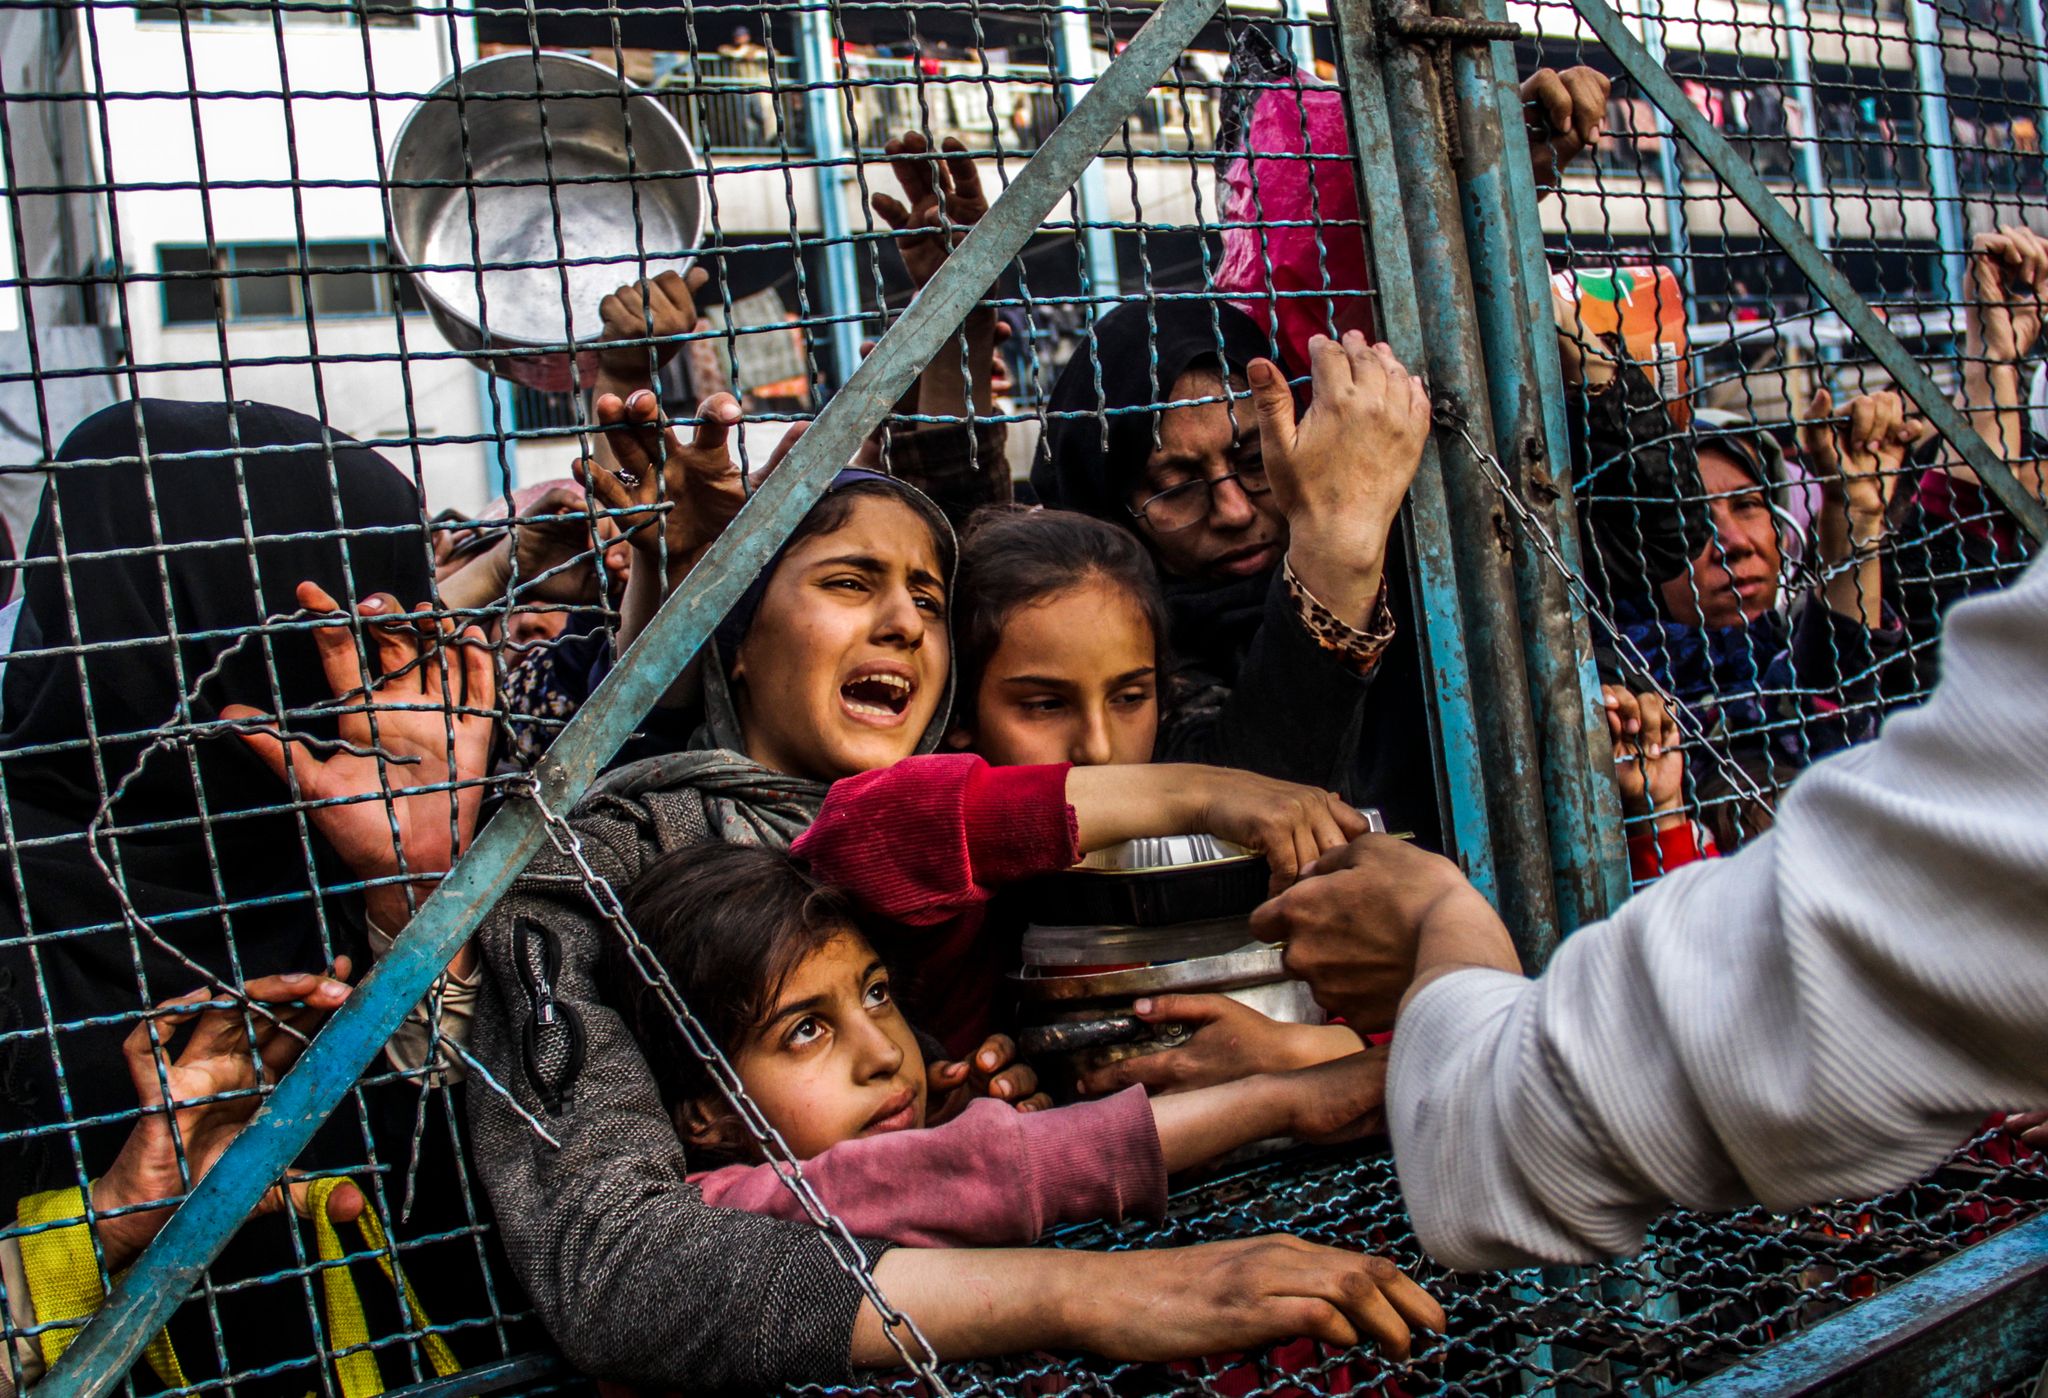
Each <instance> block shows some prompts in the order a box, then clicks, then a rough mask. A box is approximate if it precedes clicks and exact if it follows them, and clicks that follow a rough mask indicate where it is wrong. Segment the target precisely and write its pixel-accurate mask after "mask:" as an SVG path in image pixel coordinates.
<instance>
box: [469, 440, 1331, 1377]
mask: <svg viewBox="0 0 2048 1398" xmlns="http://www.w3.org/2000/svg"><path fill="white" fill-rule="evenodd" d="M614 406H615V407H616V406H620V405H614ZM615 445H617V443H615ZM723 450H724V448H723V444H722V441H721V442H720V443H718V444H717V445H716V450H715V451H712V450H710V449H709V448H708V447H707V448H706V449H705V450H704V451H702V452H699V451H698V449H697V448H685V447H683V445H682V444H681V443H680V442H679V441H677V442H672V443H671V444H670V451H669V457H670V459H669V462H668V469H670V470H673V471H677V472H681V471H683V470H685V469H700V470H706V471H715V469H716V468H717V466H718V465H719V464H721V463H723V460H724V458H723ZM693 455H703V456H704V457H705V458H706V459H705V461H703V462H701V463H698V464H697V465H696V466H693V467H686V466H685V465H683V464H681V463H682V461H687V460H689V459H691V458H692V456H693ZM647 456H648V457H653V456H654V453H653V452H649V453H647ZM714 458H715V459H714ZM679 459H680V460H679ZM584 469H585V470H586V472H589V471H590V470H591V468H590V466H589V465H588V464H586V466H585V468H584ZM655 469H660V468H657V467H654V466H652V465H651V464H649V462H648V461H647V460H646V459H644V458H643V459H642V461H641V462H640V463H638V468H637V469H636V470H635V471H634V472H633V474H634V476H635V479H636V482H639V483H643V484H644V481H642V480H641V477H642V474H643V473H644V472H647V471H650V470H655ZM592 479H595V475H594V473H593V474H592ZM682 494H683V492H681V491H680V490H678V491H672V492H671V495H670V498H681V497H682ZM953 563H954V542H953V535H952V531H951V529H950V527H949V526H948V525H947V523H946V521H945V518H944V516H943V515H942V514H941V513H940V511H939V510H938V509H937V507H936V506H934V505H933V504H932V503H931V502H930V501H929V500H928V499H926V498H925V497H924V496H923V495H921V494H920V493H919V492H917V491H916V490H914V489H912V488H911V487H909V486H907V485H905V484H903V483H902V482H900V481H897V480H895V479H893V478H890V477H887V476H880V475H877V474H875V473H873V472H869V471H862V470H847V471H843V472H841V473H840V475H839V476H838V477H837V478H836V479H835V480H834V482H833V483H832V485H831V487H830V488H829V490H828V491H827V493H826V494H825V496H824V497H823V498H822V499H821V500H820V501H819V502H818V504H817V505H815V506H814V507H813V508H812V510H811V512H810V513H809V514H808V515H807V516H806V517H805V518H804V520H803V521H802V522H801V523H800V524H799V525H798V526H797V528H796V529H795V530H794V531H793V532H792V534H791V535H790V538H789V540H788V541H787V542H786V543H785V544H784V545H783V547H782V549H781V550H780V551H779V552H778V553H777V555H776V556H775V558H774V559H773V560H771V562H770V563H769V565H768V567H767V568H766V569H764V570H763V572H762V574H761V575H760V577H759V578H757V579H756V580H755V582H754V583H753V585H752V586H751V587H750V589H749V590H748V592H747V593H746V594H745V596H744V597H743V598H742V599H741V601H740V602H739V603H738V604H737V605H736V606H735V607H734V609H733V611H732V613H731V614H730V615H729V616H727V617H726V618H725V620H724V622H723V623H722V624H721V625H720V626H719V628H718V630H717V633H716V636H715V638H714V639H713V640H712V641H711V642H710V643H708V644H707V646H706V647H705V654H704V656H703V658H702V663H701V666H700V668H701V671H702V683H703V701H704V708H705V718H704V722H703V725H702V727H701V729H700V730H699V731H698V733H697V736H696V738H695V740H694V741H693V743H692V745H691V747H690V749H689V750H687V751H683V752H677V753H671V754H666V755H661V756H655V757H650V758H645V759H643V760H641V761H638V762H634V763H630V764H628V765H626V766H624V767H620V768H617V769H615V770H613V771H612V772H611V773H609V774H608V775H607V776H605V777H604V778H602V779H601V780H600V781H599V782H598V784H597V785H596V786H595V787H593V788H592V789H591V791H590V792H589V794H588V795H587V796H586V797H585V798H584V800H583V801H582V803H581V804H580V805H579V806H578V807H577V808H576V811H575V812H574V813H573V814H572V815H571V817H570V821H569V824H570V827H571V830H572V831H573V835H574V845H575V846H576V852H575V853H573V854H572V853H568V852H565V849H564V848H563V846H567V845H568V844H569V843H570V841H569V838H568V836H567V835H564V836H563V837H562V840H561V842H560V845H558V846H557V847H556V848H551V849H545V850H543V851H542V852H541V854H540V855H538V856H537V857H536V858H535V860H534V861H533V863H532V864H530V865H529V866H528V868H527V870H526V872H525V873H524V874H523V875H522V876H521V878H520V879H519V880H518V881H517V882H516V883H515V884H514V886H513V889H512V891H511V893H510V894H508V895H507V897H506V898H505V899H504V901H503V902H502V903H501V904H500V905H499V906H498V907H497V908H496V909H495V910H494V911H493V912H492V914H491V915H490V917H489V919H488V920H487V921H486V923H485V925H484V928H483V930H482V932H481V933H480V934H479V946H480V949H481V951H482V956H483V973H484V985H483V988H482V993H481V998H480V1000H479V1004H478V1014H477V1019H476V1025H475V1030H474V1037H473V1040H472V1043H471V1047H472V1050H473V1052H474V1054H475V1056H476V1058H477V1059H478V1060H479V1061H480V1062H481V1063H482V1064H483V1065H484V1066H485V1067H486V1068H488V1069H489V1070H490V1072H491V1073H492V1075H493V1076H494V1077H495V1078H496V1079H497V1080H498V1081H500V1082H502V1083H505V1084H507V1085H508V1086H509V1087H510V1088H511V1092H512V1096H513V1098H514V1099H516V1102H517V1105H518V1108H519V1110H515V1109H514V1106H513V1104H512V1103H510V1102H507V1101H506V1100H504V1099H502V1098H499V1097H496V1096H487V1095H485V1094H472V1097H471V1105H472V1112H471V1121H472V1124H473V1126H474V1128H475V1136H476V1159H477V1163H478V1169H479V1172H480V1173H481V1175H482V1176H483V1179H484V1182H485V1184H486V1186H487V1188H488V1189H489V1191H490V1195H491V1199H492V1202H493V1204H494V1206H495V1211H496V1213H497V1216H498V1218H499V1220H500V1227H501V1229H502V1230H503V1232H504V1237H505V1241H506V1244H507V1247H508V1251H509V1253H510V1255H511V1258H512V1262H513V1266H514V1268H515V1270H516V1271H517V1272H518V1274H519V1277H520V1280H521V1282H522V1283H523V1284H524V1285H525V1287H526V1289H527V1292H528V1294H529V1295H531V1296H532V1298H533V1300H534V1302H535V1305H536V1308H537V1310H538V1311H539V1313H540V1315H541V1318H542V1319H543V1321H544V1322H545V1323H546V1324H547V1326H548V1329H549V1331H550V1332H551V1333H552V1335H553V1336H554V1339H555V1341H556V1343H557V1344H558V1345H560V1346H561V1347H562V1349H563V1350H564V1351H565V1352H566V1354H567V1355H568V1357H569V1359H570V1360H571V1362H572V1363H574V1364H576V1365H577V1366H578V1367H579V1368H580V1369H582V1370H584V1371H585V1372H587V1373H589V1374H591V1375H593V1376H595V1377H598V1378H605V1379H615V1380H619V1381H622V1382H628V1383H632V1384H635V1385H637V1386H642V1387H648V1388H657V1389H677V1388H681V1389H686V1390H688V1391H691V1392H731V1391H754V1390H759V1389H766V1388H776V1387H781V1386H784V1385H787V1384H792V1383H801V1382H806V1381H812V1382H823V1381H840V1380H844V1379H846V1378H847V1377H848V1376H849V1375H850V1373H851V1371H852V1370H853V1369H854V1368H855V1367H865V1366H874V1365H881V1364H889V1363H894V1362H895V1359H894V1351H893V1350H892V1349H891V1348H890V1346H889V1344H888V1341H887V1340H886V1339H885V1338H884V1336H883V1334H882V1331H881V1326H880V1322H879V1320H878V1319H877V1317H876V1315H875V1313H874V1312H873V1310H872V1309H868V1308H864V1296H863V1293H862V1291H861V1290H860V1288H859V1287H858V1286H857V1285H856V1284H855V1282H854V1280H853V1278H852V1276H851V1275H849V1273H848V1272H846V1271H845V1270H844V1269H843V1268H842V1267H841V1266H840V1264H839V1262H838V1261H837V1260H835V1257H834V1253H833V1251H832V1249H831V1248H830V1247H829V1246H828V1244H827V1242H826V1239H825V1237H824V1236H823V1235H822V1234H821V1233H820V1232H819V1231H818V1230H817V1229H815V1228H812V1227H809V1226H807V1225H797V1224H791V1223H786V1222H782V1221H779V1220H776V1219H773V1218H769V1217H766V1216H763V1215H760V1214H754V1213H747V1212H742V1211H738V1210H732V1209H720V1208H713V1207H710V1206H708V1205H707V1204H705V1202H704V1200H703V1197H702V1195H701V1193H700V1192H699V1191H698V1190H697V1188H696V1187H695V1186H694V1185H692V1184H690V1183H689V1181H688V1178H687V1177H688V1174H689V1166H688V1163H687V1162H686V1159H685V1155H684V1148H683V1144H682V1141H681V1139H680V1138H679V1136H678V1135H677V1131H676V1128H675V1125H674V1123H673V1121H672V1120H671V1118H670V1116H669V1114H668V1112H667V1110H666V1109H665V1107H664V1106H663V1102H662V1098H661V1094H660V1092H659V1090H658V1089H657V1086H656V1083H655V1079H654V1077H653V1075H652V1074H651V1073H650V1071H649V1068H648V1065H647V1063H646V1061H645V1059H644V1058H643V1057H642V1056H641V1053H640V1050H639V1047H638V1045H637V1042H636V1040H635V1038H634V1036H633V1033H632V1031H631V1030H630V1029H629V1028H628V1027H627V1025H626V1023H625V1021H624V1020H623V1019H622V1018H621V1016H620V1014H619V1012H618V1010H617V1008H616V1007H614V1006H612V1005H610V1004H608V1003H606V1001H605V1000H604V999H603V997H602V995H601V993H600V992H599V990H598V988H597V987H598V982H597V977H598V974H599V964H600V961H601V960H602V958H603V955H604V948H605V945H606V942H607V939H610V938H615V937H619V936H621V935H624V929H623V928H621V927H619V926H615V925H611V924H610V923H609V921H608V919H607V918H606V917H605V916H604V915H603V913H602V912H600V911H599V909H600V908H601V907H602V906H604V903H603V902H602V901H600V900H602V899H603V898H604V893H603V891H602V890H601V889H597V888H594V887H593V886H592V882H591V877H590V876H591V875H595V876H596V877H597V878H599V879H602V880H603V881H604V882H605V883H606V884H608V885H609V886H610V888H611V890H612V891H613V892H614V893H617V894H623V893H624V892H625V890H626V888H627V886H628V885H629V884H631V883H632V882H633V881H635V880H636V879H638V878H639V877H640V876H641V875H642V873H643V872H644V871H645V870H646V869H647V868H648V867H649V866H650V865H651V864H653V863H654V861H655V860H657V859H658V858H660V857H661V856H662V855H664V854H666V853H667V852H669V851H672V850H675V849H678V848H681V847H684V846H688V845H691V844H698V843H703V842H706V841H711V840H722V841H726V842H728V843H735V844H746V845H762V846H767V847H770V848H777V849H780V848H786V847H787V846H788V845H789V844H790V842H791V841H792V840H794V839H795V838H796V837H797V836H798V835H799V834H800V833H801V832H803V831H804V830H805V828H806V827H808V826H809V825H810V824H811V822H812V821H813V820H814V819H815V818H816V816H817V814H818V812H819V809H820V807H821V806H822V804H823V802H824V800H825V796H826V794H827V792H828V790H829V789H830V784H831V783H832V782H833V781H835V780H837V779H840V778H843V777H848V776H853V775H855V774H857V773H862V772H870V771H874V770H876V769H878V768H883V767H888V766H891V765H893V764H895V763H897V762H899V761H901V760H902V759H904V758H907V757H910V756H912V755H913V754H916V753H925V752H930V751H931V750H932V749H933V747H934V746H935V745H936V744H937V743H938V741H939V740H940V738H941V736H942V735H943V734H944V732H945V729H946V724H947V719H948V709H949V705H950V697H951V689H952V675H953V671H952V648H951V643H950V638H949V636H948V633H947V628H946V621H945V609H946V603H947V599H948V586H949V582H950V578H951V576H952V571H953ZM636 574H637V566H636ZM579 860H580V861H582V862H587V864H588V869H589V873H586V872H585V870H584V869H583V868H582V867H581V864H580V863H579ZM914 1008H915V1007H914V1006H913V1009H914ZM1027 1090H1028V1089H1027ZM522 1112H524V1113H525V1115H522ZM534 1123H538V1125H539V1126H540V1127H541V1128H544V1129H545V1131H546V1132H547V1134H548V1136H550V1137H552V1139H551V1140H544V1139H542V1137H541V1136H540V1134H539V1133H538V1132H537V1131H536V1130H535V1126H534ZM903 1185H904V1187H905V1188H912V1189H914V1188H916V1187H917V1185H918V1182H917V1181H916V1180H915V1179H906V1180H905V1181H904V1182H903ZM862 1247H863V1250H864V1252H865V1254H866V1256H867V1257H868V1258H869V1259H870V1260H874V1259H876V1258H880V1257H881V1254H882V1252H883V1251H884V1250H885V1249H884V1248H883V1247H882V1246H881V1245H876V1244H863V1245H862ZM1000 1256H1001V1260H1000V1262H998V1261H996V1260H995V1258H994V1256H993V1255H991V1254H988V1253H975V1252H940V1251H924V1250H906V1251H901V1252H898V1253H894V1254H891V1255H890V1256H889V1257H887V1258H883V1259H882V1260H881V1261H880V1262H878V1263H877V1264H876V1265H877V1272H876V1280H877V1282H878V1283H879V1284H880V1285H881V1286H882V1287H883V1289H884V1290H885V1292H886V1293H887V1294H889V1295H890V1296H891V1297H892V1298H893V1300H894V1301H895V1302H896V1303H897V1304H900V1305H901V1306H903V1307H904V1308H905V1309H906V1310H908V1311H909V1313H910V1314H911V1315H913V1316H914V1317H915V1318H916V1320H917V1322H918V1324H919V1325H920V1326H921V1327H923V1328H924V1330H925V1333H926V1334H927V1335H928V1336H929V1337H930V1338H931V1340H932V1342H933V1344H934V1345H935V1347H936V1348H937V1350H938V1353H939V1354H940V1355H941V1356H942V1357H947V1358H956V1357H961V1358H964V1357H971V1356H973V1355H978V1354H987V1353H999V1352H1003V1351H1006V1350H1011V1349H1028V1348H1034V1347H1039V1346H1057V1347H1085V1348H1090V1349H1094V1350H1096V1351H1098V1352H1100V1353H1103V1354H1107V1355H1111V1356H1116V1357H1126V1358H1134V1359H1135V1358H1152V1359H1163V1358H1181V1357H1187V1356H1190V1355H1194V1354H1199V1353H1206V1352H1208V1351H1209V1350H1211V1349H1213V1348H1215V1347H1216V1346H1217V1345H1218V1344H1223V1343H1226V1342H1227V1343H1229V1344H1231V1345H1232V1346H1239V1345H1252V1344H1257V1343H1261V1342H1263V1341H1265V1340H1270V1339H1275V1338H1280V1337H1283V1336H1291V1335H1293V1334H1294V1333H1296V1332H1297V1331H1298V1330H1299V1328H1300V1319H1299V1317H1300V1314H1301V1309H1300V1307H1299V1305H1298V1304H1291V1305H1290V1301H1289V1298H1292V1300H1293V1301H1294V1302H1296V1303H1298V1300H1299V1298H1301V1297H1302V1296H1304V1295H1310V1294H1313V1295H1314V1296H1318V1297H1324V1298H1326V1299H1327V1300H1328V1302H1329V1303H1330V1305H1331V1306H1333V1307H1335V1308H1336V1309H1335V1310H1332V1312H1331V1314H1332V1315H1336V1314H1337V1313H1338V1311H1340V1310H1341V1309H1342V1307H1343V1306H1344V1305H1346V1304H1354V1305H1355V1304H1357V1298H1358V1297H1359V1296H1361V1295H1362V1294H1363V1289H1362V1282H1363V1280H1364V1276H1363V1270H1362V1269H1365V1268H1367V1267H1368V1266H1369V1263H1368V1262H1367V1260H1366V1259H1363V1258H1360V1257H1358V1256H1357V1255H1355V1254H1350V1253H1344V1252H1339V1251H1337V1250H1335V1249H1327V1248H1315V1247H1311V1246H1310V1245H1308V1244H1304V1243H1299V1242H1296V1241H1295V1240H1292V1239H1286V1240H1273V1239H1262V1240H1255V1241H1253V1242H1248V1243H1226V1244H1215V1245H1211V1246H1209V1247H1205V1248H1195V1249H1180V1250H1174V1251H1163V1252H1155V1253H1145V1252H1135V1253H1121V1254H1114V1255H1102V1254H1086V1253H1072V1252H1068V1253H1039V1252H1017V1253H1004V1254H1001V1255H1000ZM988 1269H999V1271H997V1272H991V1274H990V1276H988V1277H984V1276H983V1272H984V1271H986V1270H988ZM997 1275H999V1276H1000V1282H997V1281H995V1280H994V1279H993V1278H994V1277H995V1276H997ZM1290 1287H1291V1288H1294V1289H1292V1290H1290V1289H1289V1288H1290ZM1105 1298H1108V1299H1110V1300H1112V1301H1114V1302H1116V1304H1100V1303H1102V1302H1103V1301H1104V1300H1105ZM1346 1298H1351V1299H1350V1301H1348V1302H1347V1299H1346ZM1339 1324H1342V1325H1346V1326H1348V1325H1349V1322H1341V1321H1340V1322H1339ZM1342 1333H1346V1334H1354V1335H1355V1334H1357V1333H1363V1327H1362V1326H1361V1327H1360V1328H1359V1329H1357V1330H1348V1329H1347V1330H1345V1331H1343V1332H1342Z"/></svg>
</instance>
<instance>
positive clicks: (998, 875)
mask: <svg viewBox="0 0 2048 1398" xmlns="http://www.w3.org/2000/svg"><path fill="white" fill-rule="evenodd" d="M1066 788H1067V769H1066V767H1065V766H1058V765H1055V766H1043V767H990V766H989V765H988V764H987V763H985V762H983V761H982V760H981V759H980V758H978V757H974V756H972V755H969V754H965V753H943V754H934V755H932V756H929V757H911V758H906V759H904V760H903V761H901V762H898V763H897V764H896V765H895V766H893V767H885V768H882V769H881V770H879V771H874V772H862V773H861V774H860V775H858V776H853V777H847V778H845V779H844V780H842V781H838V782H834V783H833V784H832V790H831V791H830V792H829V793H828V794H827V795H826V797H825V805H824V809H823V810H821V811H820V812H819V813H818V818H817V820H815V821H813V822H812V824H811V828H810V829H809V830H806V831H805V832H804V833H803V835H802V836H801V837H799V838H798V840H797V841H796V843H795V844H794V845H792V846H790V852H791V853H792V854H794V855H796V856H797V857H798V858H800V859H803V860H805V861H807V862H808V863H809V864H810V866H811V872H813V873H814V874H816V875H817V876H818V877H819V878H821V879H823V880H824V881H825V882H827V883H830V884H835V885H837V886H838V887H840V888H843V889H845V890H846V891H847V892H848V893H850V894H852V895H853V897H854V898H855V899H856V900H857V901H858V902H859V903H860V904H861V905H862V906H863V907H865V908H867V909H869V910H870V911H872V912H875V913H878V914H880V915H881V916H883V917H886V918H890V919H892V920H893V921H896V922H903V923H909V924H911V925H913V926H932V925H934V924H937V923H942V922H945V921H947V920H948V919H950V918H953V917H956V916H958V915H959V914H960V913H962V912H964V911H966V910H967V909H969V908H973V907H978V906H980V905H981V904H983V903H986V902H987V901H988V900H989V899H990V898H991V897H992V896H993V895H994V893H995V891H996V889H997V888H999V887H1000V886H1002V885H1003V884H1006V883H1009V882H1012V881H1013V880H1016V879H1020V878H1026V877H1028V876H1030V875H1032V874H1038V873H1044V872H1047V871H1050V870H1053V869H1063V868H1065V867H1066V866H1067V865H1069V864H1072V863H1073V862H1074V861H1075V860H1076V859H1078V858H1079V857H1080V856H1079V853H1078V852H1077V849H1076V842H1075V823H1074V813H1073V810H1072V809H1071V808H1070V807H1069V806H1068V805H1067V797H1066Z"/></svg>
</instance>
